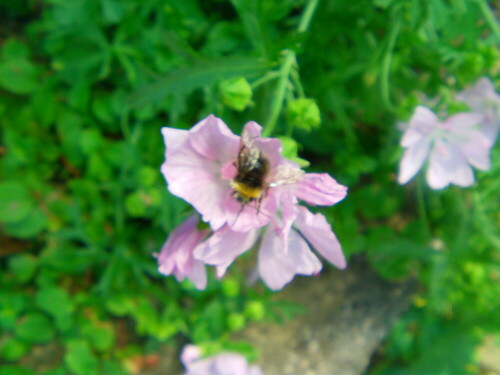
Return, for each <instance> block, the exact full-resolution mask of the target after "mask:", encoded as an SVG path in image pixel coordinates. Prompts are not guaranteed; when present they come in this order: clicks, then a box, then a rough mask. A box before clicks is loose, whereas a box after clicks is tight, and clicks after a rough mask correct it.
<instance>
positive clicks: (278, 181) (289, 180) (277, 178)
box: [269, 165, 304, 187]
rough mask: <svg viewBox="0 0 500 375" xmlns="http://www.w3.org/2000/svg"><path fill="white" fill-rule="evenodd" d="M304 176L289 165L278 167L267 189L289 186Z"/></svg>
mask: <svg viewBox="0 0 500 375" xmlns="http://www.w3.org/2000/svg"><path fill="white" fill-rule="evenodd" d="M303 176H304V171H303V170H302V169H300V168H297V167H295V166H291V165H279V166H278V167H277V168H276V172H275V173H274V174H273V176H272V177H271V182H270V183H269V187H276V186H281V185H289V184H293V183H295V182H298V181H300V180H301V179H302V177H303Z"/></svg>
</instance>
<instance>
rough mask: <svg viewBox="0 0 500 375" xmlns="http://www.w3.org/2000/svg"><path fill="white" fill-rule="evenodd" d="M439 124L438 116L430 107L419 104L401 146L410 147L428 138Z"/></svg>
mask: <svg viewBox="0 0 500 375" xmlns="http://www.w3.org/2000/svg"><path fill="white" fill-rule="evenodd" d="M438 125H439V120H438V118H437V116H436V115H435V114H434V113H433V112H432V111H431V110H430V109H429V108H426V107H423V106H418V107H417V108H416V109H415V112H414V113H413V115H412V117H411V119H410V124H409V126H408V129H406V132H405V133H404V135H403V138H402V139H401V146H403V147H409V146H411V145H413V144H415V143H416V142H419V141H421V140H422V139H423V138H426V137H427V136H428V135H429V133H430V132H431V131H432V129H434V128H435V127H437V126H438Z"/></svg>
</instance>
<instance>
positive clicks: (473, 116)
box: [443, 113, 484, 133]
mask: <svg viewBox="0 0 500 375" xmlns="http://www.w3.org/2000/svg"><path fill="white" fill-rule="evenodd" d="M483 120H484V115H482V114H479V113H457V114H455V115H453V116H450V117H448V118H447V119H446V120H445V121H444V122H443V128H445V129H449V130H450V131H451V132H452V133H453V132H457V131H460V130H465V129H471V128H478V127H479V124H481V123H482V122H483Z"/></svg>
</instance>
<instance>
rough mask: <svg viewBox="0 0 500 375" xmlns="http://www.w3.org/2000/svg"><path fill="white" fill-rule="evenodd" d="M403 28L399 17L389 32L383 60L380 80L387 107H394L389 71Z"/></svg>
mask: <svg viewBox="0 0 500 375" xmlns="http://www.w3.org/2000/svg"><path fill="white" fill-rule="evenodd" d="M400 28H401V20H400V19H399V18H398V20H397V21H396V23H395V24H394V26H393V28H392V30H391V33H390V34H389V41H388V43H387V51H386V53H385V56H384V59H383V62H382V73H381V81H380V91H381V93H382V99H383V101H384V103H385V105H386V106H387V108H389V109H392V108H394V105H393V104H392V102H391V96H390V92H389V73H390V69H391V62H392V53H393V50H394V46H395V44H396V39H397V37H398V34H399V29H400Z"/></svg>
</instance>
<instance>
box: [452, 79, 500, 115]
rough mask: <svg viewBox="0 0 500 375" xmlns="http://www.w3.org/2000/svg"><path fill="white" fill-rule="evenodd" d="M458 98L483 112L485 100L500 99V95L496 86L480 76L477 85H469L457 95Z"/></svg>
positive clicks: (475, 109)
mask: <svg viewBox="0 0 500 375" xmlns="http://www.w3.org/2000/svg"><path fill="white" fill-rule="evenodd" d="M457 99H458V100H461V101H463V102H465V103H467V104H468V105H469V106H470V107H471V109H472V110H474V111H477V112H482V111H484V110H485V106H484V104H485V101H486V100H487V99H490V100H500V96H499V95H498V94H497V93H496V92H495V87H494V86H493V84H492V83H491V81H490V80H489V79H488V78H486V77H482V78H480V79H479V80H478V81H477V82H476V84H475V85H473V86H469V87H468V88H466V89H465V90H464V91H462V92H461V93H459V94H458V95H457Z"/></svg>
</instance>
